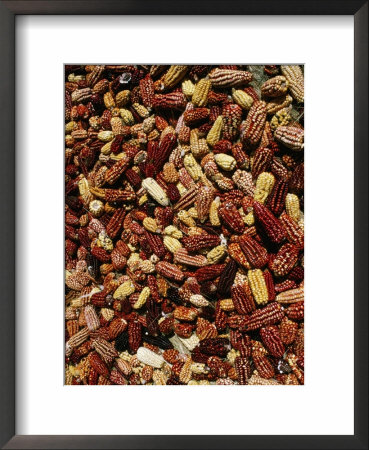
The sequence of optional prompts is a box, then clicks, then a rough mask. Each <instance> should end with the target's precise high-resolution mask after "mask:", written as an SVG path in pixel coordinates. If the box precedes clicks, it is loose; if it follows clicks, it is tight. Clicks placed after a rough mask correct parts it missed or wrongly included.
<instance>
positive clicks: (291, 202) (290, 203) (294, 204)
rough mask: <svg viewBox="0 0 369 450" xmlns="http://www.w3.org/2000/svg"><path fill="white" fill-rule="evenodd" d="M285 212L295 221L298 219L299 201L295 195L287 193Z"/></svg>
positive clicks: (299, 212)
mask: <svg viewBox="0 0 369 450" xmlns="http://www.w3.org/2000/svg"><path fill="white" fill-rule="evenodd" d="M286 212H287V214H288V215H289V216H290V217H291V218H292V219H293V220H295V221H296V222H297V221H298V220H299V219H300V214H301V211H300V201H299V198H298V197H297V195H295V194H287V196H286Z"/></svg>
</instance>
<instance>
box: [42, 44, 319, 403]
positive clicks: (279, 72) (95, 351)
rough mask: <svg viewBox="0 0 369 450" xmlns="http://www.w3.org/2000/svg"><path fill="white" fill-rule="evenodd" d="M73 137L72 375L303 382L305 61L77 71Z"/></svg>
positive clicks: (69, 164) (72, 87)
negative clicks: (273, 63)
mask: <svg viewBox="0 0 369 450" xmlns="http://www.w3.org/2000/svg"><path fill="white" fill-rule="evenodd" d="M133 40H134V37H133ZM178 51H179V53H180V48H179V47H178ZM177 59H178V60H179V61H180V60H181V58H180V57H179V58H177ZM64 131H65V133H64V142H65V174H64V177H65V361H64V367H65V383H66V384H68V385H121V386H129V385H145V386H146V385H157V386H173V385H189V386H206V385H214V386H232V385H266V386H274V385H302V384H304V300H305V299H304V181H305V179H304V151H305V143H304V68H303V67H302V66H297V65H283V66H281V65H253V64H249V65H216V66H213V65H181V64H172V65H160V64H159V65H129V64H122V65H66V66H65V130H64ZM51 301H53V300H52V299H51ZM323 341H324V340H323ZM323 341H322V342H323ZM323 343H324V342H323ZM126 389H130V388H129V387H127V388H126ZM227 389H228V388H227ZM229 389H232V388H229ZM173 399H174V397H173ZM141 403H142V405H143V410H145V411H146V409H147V408H146V409H145V405H144V403H143V402H141ZM173 405H175V406H174V409H176V406H177V404H176V402H175V399H174V401H173ZM152 406H153V405H152ZM127 407H128V408H129V407H130V406H129V405H128V404H127Z"/></svg>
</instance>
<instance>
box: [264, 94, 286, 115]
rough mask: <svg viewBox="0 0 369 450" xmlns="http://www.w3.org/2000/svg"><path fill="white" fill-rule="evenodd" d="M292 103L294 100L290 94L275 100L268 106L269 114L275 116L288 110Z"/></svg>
mask: <svg viewBox="0 0 369 450" xmlns="http://www.w3.org/2000/svg"><path fill="white" fill-rule="evenodd" d="M292 101H293V98H292V97H291V96H290V95H289V94H287V95H286V96H283V97H277V98H274V99H273V100H272V101H270V102H268V103H267V105H266V110H267V114H275V113H276V112H277V111H280V110H281V109H284V108H287V107H288V106H290V104H291V103H292Z"/></svg>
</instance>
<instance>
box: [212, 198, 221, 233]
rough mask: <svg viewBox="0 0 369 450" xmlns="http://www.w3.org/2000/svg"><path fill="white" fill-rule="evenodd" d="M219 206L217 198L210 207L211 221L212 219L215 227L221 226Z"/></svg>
mask: <svg viewBox="0 0 369 450" xmlns="http://www.w3.org/2000/svg"><path fill="white" fill-rule="evenodd" d="M219 205H220V199H219V197H216V198H215V200H213V201H212V202H211V205H210V209H209V219H210V223H211V224H212V225H213V227H219V226H220V220H219V215H218V208H219Z"/></svg>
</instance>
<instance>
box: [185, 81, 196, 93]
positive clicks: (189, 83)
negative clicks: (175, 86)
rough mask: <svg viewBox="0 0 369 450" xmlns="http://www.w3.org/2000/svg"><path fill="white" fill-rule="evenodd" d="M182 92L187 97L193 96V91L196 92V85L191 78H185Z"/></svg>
mask: <svg viewBox="0 0 369 450" xmlns="http://www.w3.org/2000/svg"><path fill="white" fill-rule="evenodd" d="M182 92H183V93H184V95H185V96H186V97H192V96H193V93H194V92H195V85H194V84H193V83H192V81H191V80H185V81H184V82H183V83H182Z"/></svg>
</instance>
